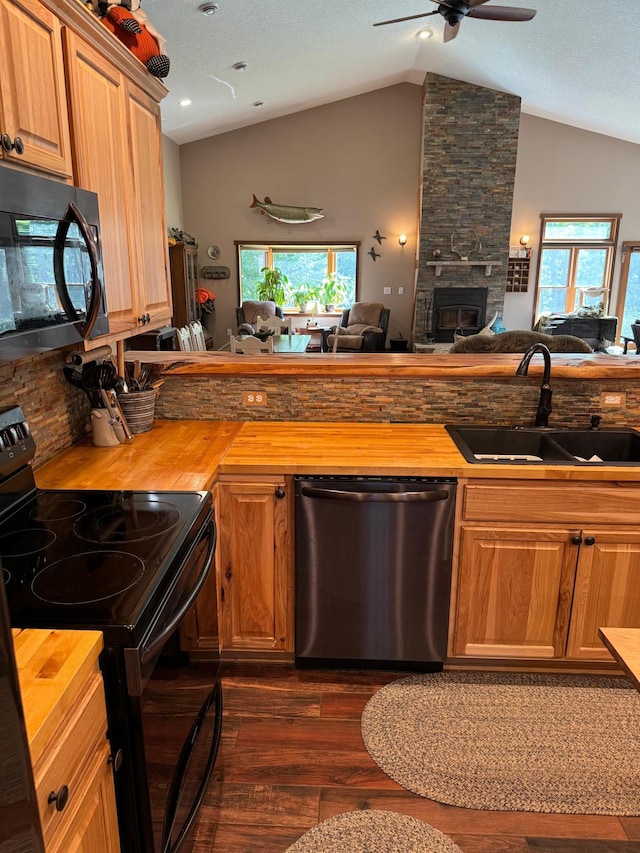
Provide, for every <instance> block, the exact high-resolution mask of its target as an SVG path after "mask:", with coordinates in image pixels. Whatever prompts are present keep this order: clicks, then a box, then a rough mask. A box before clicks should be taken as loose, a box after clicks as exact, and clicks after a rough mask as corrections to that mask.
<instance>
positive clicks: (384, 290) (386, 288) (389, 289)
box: [382, 287, 391, 296]
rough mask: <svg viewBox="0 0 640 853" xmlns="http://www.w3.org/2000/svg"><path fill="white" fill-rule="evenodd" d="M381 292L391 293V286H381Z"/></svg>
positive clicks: (386, 294)
mask: <svg viewBox="0 0 640 853" xmlns="http://www.w3.org/2000/svg"><path fill="white" fill-rule="evenodd" d="M382 292H383V293H384V295H385V296H389V294H390V293H391V288H390V287H383V288H382Z"/></svg>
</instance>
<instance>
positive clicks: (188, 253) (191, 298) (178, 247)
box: [169, 243, 200, 328]
mask: <svg viewBox="0 0 640 853" xmlns="http://www.w3.org/2000/svg"><path fill="white" fill-rule="evenodd" d="M169 268H170V271H171V295H172V297H173V325H174V326H178V328H179V327H180V326H186V325H187V323H193V321H194V320H199V319H200V310H199V306H198V304H197V302H196V290H197V287H198V246H197V245H189V244H187V243H176V244H175V246H170V247H169Z"/></svg>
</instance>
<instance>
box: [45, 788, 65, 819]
mask: <svg viewBox="0 0 640 853" xmlns="http://www.w3.org/2000/svg"><path fill="white" fill-rule="evenodd" d="M68 799H69V789H68V788H67V786H66V785H63V786H62V787H61V788H60V790H59V791H58V792H57V793H56V792H55V791H52V792H51V793H50V794H49V798H48V799H47V802H48V803H55V804H56V811H57V812H61V811H62V810H63V808H64V807H65V806H66V805H67V800H68Z"/></svg>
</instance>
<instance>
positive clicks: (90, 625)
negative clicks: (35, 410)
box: [0, 468, 211, 646]
mask: <svg viewBox="0 0 640 853" xmlns="http://www.w3.org/2000/svg"><path fill="white" fill-rule="evenodd" d="M14 479H15V478H14ZM19 479H20V480H21V481H23V482H22V483H21V484H20V486H21V487H20V488H16V487H17V486H18V485H19V484H16V483H15V482H13V481H11V482H10V483H8V484H7V483H5V485H6V486H8V487H9V488H11V491H12V492H13V495H14V496H15V495H16V492H17V491H19V492H21V493H22V492H23V491H24V488H23V487H26V488H27V492H26V495H25V496H24V498H23V499H22V500H21V501H20V502H19V505H18V508H17V509H15V510H14V512H12V513H10V514H9V515H8V517H6V518H5V519H4V520H3V521H2V522H1V523H0V563H1V565H2V575H3V577H4V582H5V589H6V593H7V596H8V599H9V602H10V608H11V614H12V619H13V621H14V624H16V625H20V626H21V627H25V628H26V627H31V628H33V627H51V626H52V625H55V627H56V628H85V629H96V630H100V631H102V632H103V633H104V641H105V644H107V645H112V644H116V645H127V646H130V645H137V644H138V643H139V642H140V641H141V640H142V637H143V636H144V634H145V632H146V630H147V629H148V628H149V625H150V621H151V620H152V618H153V615H154V613H155V611H156V608H157V607H158V605H159V604H160V602H161V601H162V599H163V596H164V595H165V594H166V592H167V589H168V588H169V587H170V586H171V585H172V583H174V582H175V581H176V578H175V577H174V576H173V574H172V571H171V569H170V567H172V566H175V565H176V563H177V562H181V561H182V559H183V557H184V555H185V554H186V553H187V552H188V551H189V549H190V547H191V545H192V544H193V538H194V536H195V535H196V534H197V531H198V530H199V529H200V528H201V526H202V524H203V523H204V522H205V521H206V520H207V517H208V516H210V515H211V495H210V494H209V493H208V492H131V491H122V492H118V491H113V492H112V491H42V490H37V489H34V488H33V485H32V478H31V469H30V468H29V469H27V471H25V472H22V474H21V476H20V478H19ZM24 481H26V483H25V482H24ZM29 485H31V489H29V488H28V487H29ZM0 488H1V487H0Z"/></svg>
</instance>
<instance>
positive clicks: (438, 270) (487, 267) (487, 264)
mask: <svg viewBox="0 0 640 853" xmlns="http://www.w3.org/2000/svg"><path fill="white" fill-rule="evenodd" d="M501 266H502V261H425V267H434V271H435V274H436V276H439V275H441V274H442V267H484V274H485V275H491V270H492V269H493V267H501Z"/></svg>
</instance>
